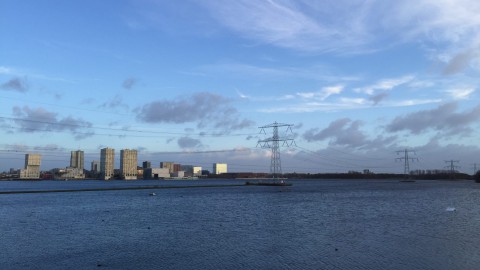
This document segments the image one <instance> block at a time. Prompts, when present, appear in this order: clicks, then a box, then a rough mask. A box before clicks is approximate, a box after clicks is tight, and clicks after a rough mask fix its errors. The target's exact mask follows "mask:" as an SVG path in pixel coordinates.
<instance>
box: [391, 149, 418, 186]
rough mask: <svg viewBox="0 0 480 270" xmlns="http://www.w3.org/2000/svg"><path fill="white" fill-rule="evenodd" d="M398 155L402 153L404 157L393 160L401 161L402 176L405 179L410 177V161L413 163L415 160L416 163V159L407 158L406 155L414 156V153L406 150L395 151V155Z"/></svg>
mask: <svg viewBox="0 0 480 270" xmlns="http://www.w3.org/2000/svg"><path fill="white" fill-rule="evenodd" d="M400 153H404V157H400V158H396V159H395V160H400V161H402V160H403V161H404V167H403V175H404V177H405V179H406V178H408V176H409V175H410V160H411V161H415V160H417V161H418V158H411V157H408V153H414V154H416V152H415V151H414V150H408V149H406V148H405V150H401V151H397V155H399V154H400Z"/></svg>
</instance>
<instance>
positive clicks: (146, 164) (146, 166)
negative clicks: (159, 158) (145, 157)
mask: <svg viewBox="0 0 480 270" xmlns="http://www.w3.org/2000/svg"><path fill="white" fill-rule="evenodd" d="M151 167H152V163H151V162H150V161H144V162H143V163H142V168H144V169H147V168H151Z"/></svg>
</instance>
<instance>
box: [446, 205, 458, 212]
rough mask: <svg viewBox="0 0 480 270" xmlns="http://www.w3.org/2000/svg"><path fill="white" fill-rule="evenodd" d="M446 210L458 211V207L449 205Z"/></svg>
mask: <svg viewBox="0 0 480 270" xmlns="http://www.w3.org/2000/svg"><path fill="white" fill-rule="evenodd" d="M445 211H447V212H454V211H457V209H455V207H452V206H449V207H447V209H445Z"/></svg>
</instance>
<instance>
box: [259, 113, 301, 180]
mask: <svg viewBox="0 0 480 270" xmlns="http://www.w3.org/2000/svg"><path fill="white" fill-rule="evenodd" d="M292 126H293V125H292V124H281V123H277V122H274V123H272V124H269V125H265V126H262V127H259V128H260V133H263V134H265V135H266V134H267V133H266V132H265V129H267V128H272V129H273V136H272V137H269V138H266V139H263V140H259V141H258V143H257V146H259V145H260V147H261V148H270V149H271V150H272V156H271V160H270V173H271V174H272V177H273V178H278V177H279V176H281V175H282V163H281V160H280V142H282V146H287V147H290V146H291V145H295V141H294V140H293V138H292V136H291V134H293V131H292ZM279 127H286V131H285V135H284V136H280V135H278V128H279Z"/></svg>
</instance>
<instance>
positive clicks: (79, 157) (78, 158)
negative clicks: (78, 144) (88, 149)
mask: <svg viewBox="0 0 480 270" xmlns="http://www.w3.org/2000/svg"><path fill="white" fill-rule="evenodd" d="M70 167H72V168H77V169H80V170H83V169H84V168H85V166H84V153H83V151H80V150H78V151H72V152H71V155H70Z"/></svg>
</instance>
